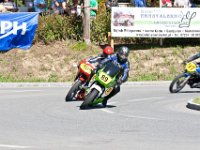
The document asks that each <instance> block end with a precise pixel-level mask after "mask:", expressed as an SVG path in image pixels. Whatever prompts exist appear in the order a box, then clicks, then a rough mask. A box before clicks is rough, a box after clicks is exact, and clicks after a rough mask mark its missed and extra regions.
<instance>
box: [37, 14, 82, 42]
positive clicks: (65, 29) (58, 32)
mask: <svg viewBox="0 0 200 150" xmlns="http://www.w3.org/2000/svg"><path fill="white" fill-rule="evenodd" d="M66 39H75V40H77V41H78V40H81V39H82V19H81V18H79V17H77V16H75V15H74V16H61V15H48V16H40V18H39V26H38V29H37V34H36V37H35V41H36V42H38V41H43V42H44V43H46V44H48V43H49V42H53V41H56V40H66Z"/></svg>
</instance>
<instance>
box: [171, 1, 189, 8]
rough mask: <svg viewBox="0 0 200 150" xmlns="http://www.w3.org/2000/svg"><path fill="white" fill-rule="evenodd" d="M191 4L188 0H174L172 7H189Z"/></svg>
mask: <svg viewBox="0 0 200 150" xmlns="http://www.w3.org/2000/svg"><path fill="white" fill-rule="evenodd" d="M191 6H192V4H191V2H190V0H175V1H174V7H182V8H190V7H191Z"/></svg>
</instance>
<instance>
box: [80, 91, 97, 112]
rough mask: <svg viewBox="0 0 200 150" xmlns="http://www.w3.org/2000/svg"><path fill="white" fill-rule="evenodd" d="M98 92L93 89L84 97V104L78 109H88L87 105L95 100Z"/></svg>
mask: <svg viewBox="0 0 200 150" xmlns="http://www.w3.org/2000/svg"><path fill="white" fill-rule="evenodd" d="M98 94H99V91H98V90H96V89H93V90H92V91H91V92H90V93H89V94H88V95H87V96H86V97H85V100H84V102H83V103H82V104H81V106H80V109H86V108H88V107H89V105H90V104H91V103H92V102H93V101H94V100H95V98H96V97H97V96H98Z"/></svg>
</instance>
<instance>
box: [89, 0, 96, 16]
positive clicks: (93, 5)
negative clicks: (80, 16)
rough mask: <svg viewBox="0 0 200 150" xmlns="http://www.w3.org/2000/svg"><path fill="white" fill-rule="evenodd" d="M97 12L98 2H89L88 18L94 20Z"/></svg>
mask: <svg viewBox="0 0 200 150" xmlns="http://www.w3.org/2000/svg"><path fill="white" fill-rule="evenodd" d="M97 11H98V2H97V0H90V17H91V18H94V19H95V18H96V16H97Z"/></svg>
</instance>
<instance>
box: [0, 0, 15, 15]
mask: <svg viewBox="0 0 200 150" xmlns="http://www.w3.org/2000/svg"><path fill="white" fill-rule="evenodd" d="M1 4H2V5H3V6H4V8H5V9H6V11H12V12H16V11H17V6H16V3H15V2H13V1H11V0H4V1H3V3H1Z"/></svg>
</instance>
